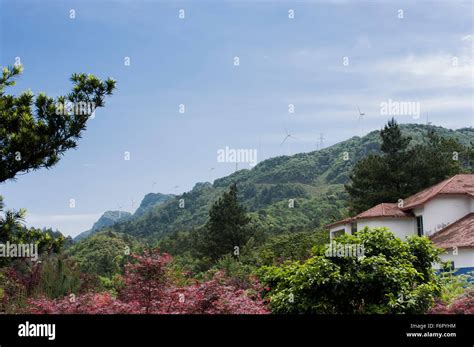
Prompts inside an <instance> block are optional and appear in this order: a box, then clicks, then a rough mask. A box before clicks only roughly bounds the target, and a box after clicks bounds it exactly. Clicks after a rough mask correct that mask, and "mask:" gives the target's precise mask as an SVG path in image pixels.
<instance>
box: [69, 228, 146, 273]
mask: <svg viewBox="0 0 474 347" xmlns="http://www.w3.org/2000/svg"><path fill="white" fill-rule="evenodd" d="M136 246H137V242H136V241H135V240H134V238H133V237H131V236H128V235H123V234H117V233H113V232H100V233H97V234H95V235H93V236H91V237H90V238H87V239H84V240H81V241H80V242H78V243H76V244H75V245H74V246H72V247H71V248H69V249H68V250H67V254H68V255H70V256H71V257H72V258H73V259H74V260H75V261H76V262H77V263H78V264H79V266H80V268H81V270H82V271H83V272H85V273H89V274H97V275H99V276H107V277H111V276H113V275H115V274H118V273H121V271H122V270H123V266H124V263H125V262H126V260H127V258H128V255H129V254H130V252H131V251H132V250H133V249H135V247H136Z"/></svg>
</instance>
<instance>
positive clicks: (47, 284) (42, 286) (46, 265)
mask: <svg viewBox="0 0 474 347" xmlns="http://www.w3.org/2000/svg"><path fill="white" fill-rule="evenodd" d="M80 286H81V271H80V269H79V267H78V266H77V264H75V263H74V262H73V261H72V260H71V259H68V258H67V257H65V256H49V257H46V258H45V259H44V260H43V262H42V266H41V272H40V281H39V285H38V287H37V288H36V290H35V291H36V295H43V296H46V297H48V298H52V299H54V298H62V297H64V296H65V295H67V294H71V293H76V292H77V291H78V290H79V288H80Z"/></svg>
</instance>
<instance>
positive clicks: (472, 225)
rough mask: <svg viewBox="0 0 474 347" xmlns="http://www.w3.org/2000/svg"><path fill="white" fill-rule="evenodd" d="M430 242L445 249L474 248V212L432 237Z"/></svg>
mask: <svg viewBox="0 0 474 347" xmlns="http://www.w3.org/2000/svg"><path fill="white" fill-rule="evenodd" d="M430 240H431V241H432V242H433V243H434V244H435V245H436V246H438V247H440V248H444V249H448V248H453V247H469V248H474V212H473V213H470V214H468V215H467V216H465V217H463V218H461V219H459V220H458V221H456V222H454V223H452V224H450V225H448V226H447V227H445V228H443V229H441V230H440V231H438V232H437V233H435V234H433V235H431V236H430Z"/></svg>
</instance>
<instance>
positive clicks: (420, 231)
mask: <svg viewBox="0 0 474 347" xmlns="http://www.w3.org/2000/svg"><path fill="white" fill-rule="evenodd" d="M416 231H417V233H418V236H423V216H418V217H416Z"/></svg>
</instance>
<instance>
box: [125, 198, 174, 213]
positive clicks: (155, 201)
mask: <svg viewBox="0 0 474 347" xmlns="http://www.w3.org/2000/svg"><path fill="white" fill-rule="evenodd" d="M173 197H174V195H173V194H161V193H148V194H147V195H145V197H144V198H143V200H142V202H141V203H140V206H139V207H138V208H137V210H136V211H135V213H134V214H133V216H134V217H138V216H141V215H143V214H145V212H146V211H148V210H149V209H151V208H153V207H155V206H158V205H161V204H163V203H165V202H166V201H168V200H170V199H171V198H173Z"/></svg>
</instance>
